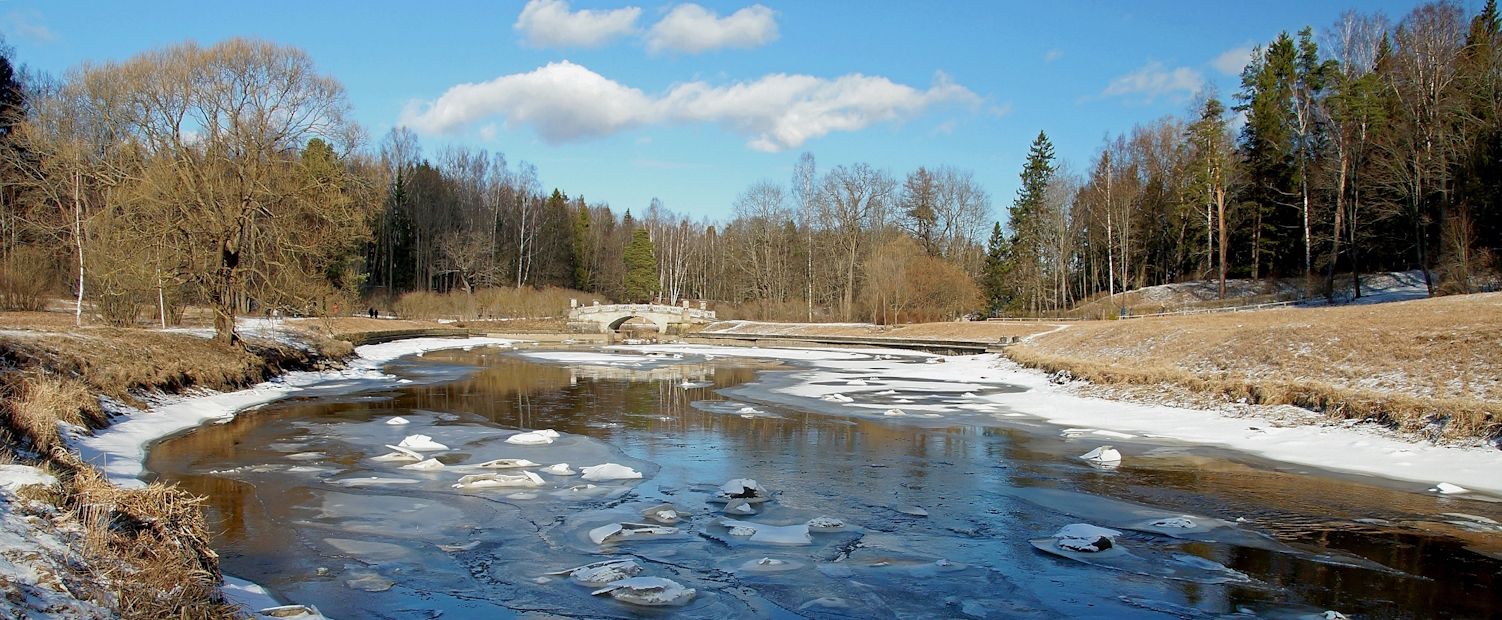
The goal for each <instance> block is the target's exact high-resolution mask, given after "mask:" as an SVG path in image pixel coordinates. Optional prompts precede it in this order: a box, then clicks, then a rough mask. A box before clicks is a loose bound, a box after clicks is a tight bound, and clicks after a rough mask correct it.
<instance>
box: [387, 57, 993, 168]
mask: <svg viewBox="0 0 1502 620" xmlns="http://www.w3.org/2000/svg"><path fill="white" fill-rule="evenodd" d="M941 103H959V104H964V105H970V106H978V105H980V103H981V98H980V97H979V96H977V95H976V94H975V93H974V92H971V91H970V89H967V88H965V87H964V86H960V85H958V84H955V83H953V82H952V81H950V80H949V78H948V76H946V75H944V74H943V73H938V74H936V75H935V78H934V82H933V84H932V85H930V87H929V88H928V89H927V90H919V89H916V88H913V87H911V86H907V85H905V84H897V83H894V82H892V81H891V80H888V79H887V78H884V77H880V76H866V75H861V74H850V75H845V76H841V77H838V78H834V79H826V78H819V77H814V76H810V75H787V74H782V73H779V74H773V75H767V76H764V77H762V78H760V79H758V80H754V81H750V82H739V83H735V84H731V85H728V86H713V85H711V84H709V83H707V82H703V81H696V82H687V83H682V84H677V85H675V86H673V87H672V88H671V89H669V90H668V92H667V93H665V94H663V95H661V96H656V97H652V96H648V95H646V94H644V93H642V91H640V90H638V89H635V88H631V87H629V86H625V85H623V84H620V83H619V82H616V81H614V80H610V79H608V78H606V77H604V76H601V75H600V74H598V73H595V72H593V71H590V70H589V69H587V68H585V67H583V66H580V65H576V64H573V63H571V62H568V61H563V62H555V63H549V64H548V65H547V66H545V67H541V68H538V69H536V70H533V71H531V72H529V73H519V74H514V75H503V76H501V77H498V78H496V79H494V80H491V81H489V82H484V83H481V84H460V85H458V86H455V87H453V88H450V89H449V90H448V92H445V93H444V94H443V95H442V96H440V97H439V98H438V99H436V100H434V101H431V102H426V103H414V104H412V105H409V106H408V107H407V109H406V110H405V111H404V112H403V114H402V124H404V125H407V126H410V127H413V128H415V129H418V130H419V131H423V132H425V133H437V134H444V133H447V134H452V133H456V132H458V131H460V130H462V129H463V128H465V127H467V126H469V125H471V124H473V123H476V122H479V121H481V120H484V119H487V118H491V117H496V116H499V117H501V118H503V119H504V120H503V125H504V126H505V127H506V128H507V129H515V128H517V127H520V126H529V127H531V128H532V129H533V130H534V131H536V132H537V134H538V135H539V136H541V137H542V139H543V140H545V141H547V142H549V143H553V144H558V143H563V142H571V141H575V140H581V139H587V138H592V137H600V136H607V135H610V134H613V133H616V132H619V131H623V130H626V129H631V128H634V127H641V126H647V125H661V124H689V123H716V124H719V125H721V126H722V127H725V128H727V129H729V130H731V131H733V132H735V133H736V134H738V135H741V136H744V137H746V138H747V146H749V147H751V148H753V149H756V150H759V151H772V152H775V151H781V150H784V149H789V148H797V147H798V146H801V145H802V144H803V143H804V142H806V141H808V140H810V139H813V138H818V137H821V136H824V135H827V134H829V133H830V132H834V131H856V130H860V129H863V128H865V127H868V126H870V125H872V124H875V123H881V122H890V121H901V120H904V119H907V118H911V117H913V116H916V115H918V114H920V113H922V112H923V111H924V110H926V109H928V108H929V107H931V106H934V105H937V104H941Z"/></svg>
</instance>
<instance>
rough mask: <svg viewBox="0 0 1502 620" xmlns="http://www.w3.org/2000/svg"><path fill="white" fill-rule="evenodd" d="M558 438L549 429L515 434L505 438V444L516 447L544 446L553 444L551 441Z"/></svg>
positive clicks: (555, 433)
mask: <svg viewBox="0 0 1502 620" xmlns="http://www.w3.org/2000/svg"><path fill="white" fill-rule="evenodd" d="M558 437H559V435H558V431H555V430H553V429H551V428H549V429H545V430H540V431H530V432H525V433H517V434H515V435H512V436H510V437H507V438H506V443H509V444H514V445H518V446H545V445H548V444H550V443H553V440H555V439H558Z"/></svg>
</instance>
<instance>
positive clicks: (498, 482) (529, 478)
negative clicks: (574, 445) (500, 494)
mask: <svg viewBox="0 0 1502 620" xmlns="http://www.w3.org/2000/svg"><path fill="white" fill-rule="evenodd" d="M542 485H543V481H542V476H539V475H537V474H534V473H532V472H530V471H524V472H521V473H518V474H473V475H469V476H464V477H461V478H459V483H458V484H455V485H454V488H456V489H483V488H494V487H539V486H542Z"/></svg>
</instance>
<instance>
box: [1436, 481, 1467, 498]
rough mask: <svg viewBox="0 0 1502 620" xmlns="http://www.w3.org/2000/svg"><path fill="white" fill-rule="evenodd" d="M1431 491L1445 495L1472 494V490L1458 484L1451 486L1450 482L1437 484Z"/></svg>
mask: <svg viewBox="0 0 1502 620" xmlns="http://www.w3.org/2000/svg"><path fill="white" fill-rule="evenodd" d="M1429 491H1430V492H1433V493H1443V494H1445V495H1459V494H1461V493H1470V492H1471V490H1470V489H1467V488H1465V487H1463V486H1460V485H1458V484H1450V483H1448V482H1441V483H1439V484H1436V485H1434V487H1433V488H1431V489H1429Z"/></svg>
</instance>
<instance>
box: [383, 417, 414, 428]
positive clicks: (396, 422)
mask: <svg viewBox="0 0 1502 620" xmlns="http://www.w3.org/2000/svg"><path fill="white" fill-rule="evenodd" d="M386 423H387V424H390V425H392V426H401V425H403V424H411V422H409V421H408V420H407V418H404V417H401V416H396V417H394V418H391V419H390V420H386Z"/></svg>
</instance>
